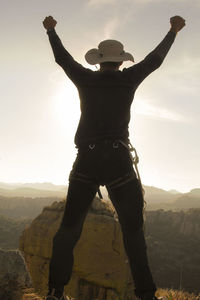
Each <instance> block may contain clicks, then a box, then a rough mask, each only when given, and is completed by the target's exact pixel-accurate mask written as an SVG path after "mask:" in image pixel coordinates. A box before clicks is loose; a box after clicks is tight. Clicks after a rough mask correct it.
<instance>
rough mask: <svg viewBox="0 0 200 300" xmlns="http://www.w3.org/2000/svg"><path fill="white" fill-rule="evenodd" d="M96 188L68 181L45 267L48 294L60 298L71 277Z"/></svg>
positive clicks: (75, 181) (76, 181) (87, 184)
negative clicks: (77, 246)
mask: <svg viewBox="0 0 200 300" xmlns="http://www.w3.org/2000/svg"><path fill="white" fill-rule="evenodd" d="M96 190H97V186H95V185H93V184H90V183H86V182H81V181H78V180H73V179H72V180H70V183H69V188H68V195H67V201H66V207H65V211H64V215H63V219H62V222H61V225H60V228H59V229H58V231H57V233H56V235H55V236H54V239H53V252H52V257H51V261H50V267H49V291H50V292H51V291H52V289H54V288H56V290H57V291H58V293H57V294H56V296H57V297H60V295H58V294H62V291H63V288H64V285H66V284H67V283H68V282H69V280H70V277H71V274H72V267H73V249H74V247H75V245H76V243H77V241H78V240H79V238H80V235H81V231H82V227H83V223H84V220H85V217H86V215H87V212H88V209H89V207H90V204H91V202H92V200H93V198H94V196H95V194H96Z"/></svg>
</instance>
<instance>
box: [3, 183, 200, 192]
mask: <svg viewBox="0 0 200 300" xmlns="http://www.w3.org/2000/svg"><path fill="white" fill-rule="evenodd" d="M1 184H3V185H4V184H5V185H13V186H14V185H29V184H30V185H42V184H43V185H45V184H46V185H53V186H63V187H67V186H68V184H64V183H63V184H62V183H60V184H56V183H53V182H50V181H43V182H42V181H41V182H2V181H0V185H1ZM143 186H145V187H149V188H155V189H158V190H162V191H165V192H169V193H172V194H173V192H177V193H180V194H187V193H190V192H191V191H193V190H200V187H194V188H192V189H191V190H188V191H179V190H176V189H169V190H166V189H163V188H161V187H158V186H154V185H146V184H143ZM0 188H1V187H0ZM100 188H101V189H106V187H105V186H100Z"/></svg>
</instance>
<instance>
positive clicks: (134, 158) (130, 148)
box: [89, 140, 145, 199]
mask: <svg viewBox="0 0 200 300" xmlns="http://www.w3.org/2000/svg"><path fill="white" fill-rule="evenodd" d="M119 143H120V144H122V145H123V146H124V147H125V148H126V149H128V151H129V155H130V158H131V160H132V162H133V165H134V168H135V171H136V177H137V179H138V182H139V184H140V187H141V190H142V193H143V196H144V194H145V190H144V188H143V186H142V181H141V177H140V173H139V170H138V163H139V156H138V154H137V151H136V149H135V148H134V147H133V145H132V144H131V142H130V141H129V140H128V143H126V142H124V141H123V140H116V141H114V142H113V143H112V146H113V148H118V147H119ZM95 146H96V144H89V149H90V150H93V149H94V148H95ZM133 152H134V155H133ZM97 192H98V195H99V198H101V199H103V197H102V194H101V191H100V188H98V190H97Z"/></svg>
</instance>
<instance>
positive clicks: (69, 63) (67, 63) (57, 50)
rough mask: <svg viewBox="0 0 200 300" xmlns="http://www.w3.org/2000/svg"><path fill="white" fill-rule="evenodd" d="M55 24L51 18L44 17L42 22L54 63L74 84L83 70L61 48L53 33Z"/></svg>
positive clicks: (59, 41)
mask: <svg viewBox="0 0 200 300" xmlns="http://www.w3.org/2000/svg"><path fill="white" fill-rule="evenodd" d="M56 24H57V22H56V20H55V19H53V17H51V16H49V17H46V18H45V19H44V21H43V25H44V28H45V29H46V30H47V34H48V36H49V41H50V44H51V47H52V50H53V53H54V57H55V61H56V62H57V63H58V64H59V65H60V66H61V67H62V68H63V70H64V71H65V73H66V74H67V75H68V76H69V78H70V79H71V80H72V81H73V82H74V83H75V82H76V81H77V80H79V79H80V78H81V74H82V71H84V70H85V68H84V67H83V66H82V65H81V64H79V63H78V62H76V61H75V60H74V59H73V57H72V56H71V54H70V53H69V52H68V51H67V50H66V49H65V47H64V46H63V44H62V42H61V40H60V38H59V36H58V35H57V33H56V31H55V26H56Z"/></svg>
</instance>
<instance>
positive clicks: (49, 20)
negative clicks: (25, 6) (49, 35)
mask: <svg viewBox="0 0 200 300" xmlns="http://www.w3.org/2000/svg"><path fill="white" fill-rule="evenodd" d="M56 24H57V21H56V20H54V18H53V17H52V16H49V17H46V18H45V19H44V21H43V26H44V28H45V29H47V30H48V29H52V28H54V27H55V26H56Z"/></svg>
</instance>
